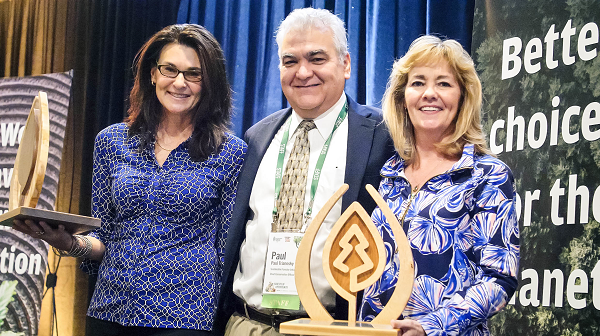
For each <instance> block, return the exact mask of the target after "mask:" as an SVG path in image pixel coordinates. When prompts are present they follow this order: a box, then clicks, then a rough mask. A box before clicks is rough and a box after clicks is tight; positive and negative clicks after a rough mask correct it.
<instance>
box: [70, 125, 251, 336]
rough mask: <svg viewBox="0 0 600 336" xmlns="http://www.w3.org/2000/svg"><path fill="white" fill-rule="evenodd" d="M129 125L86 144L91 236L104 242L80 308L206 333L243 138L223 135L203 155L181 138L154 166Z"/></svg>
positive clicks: (129, 322)
mask: <svg viewBox="0 0 600 336" xmlns="http://www.w3.org/2000/svg"><path fill="white" fill-rule="evenodd" d="M127 130H128V127H127V125H125V124H123V123H121V124H115V125H112V126H109V127H107V128H106V129H104V130H103V131H101V132H100V133H99V134H98V136H97V137H96V144H95V148H94V175H93V185H92V214H93V215H94V216H95V217H98V218H100V219H101V220H102V226H101V227H100V228H99V229H98V230H96V231H94V232H93V233H91V235H92V236H94V237H97V238H98V239H100V240H101V241H102V242H103V243H104V245H105V246H106V253H105V254H104V259H103V260H102V262H101V263H100V266H99V269H98V268H94V265H93V263H90V262H84V264H83V265H82V268H83V269H84V270H86V271H88V272H94V271H95V270H97V271H98V282H97V283H96V289H95V291H94V295H93V297H92V300H91V303H90V307H89V309H88V315H89V316H91V317H94V318H98V319H101V320H106V321H112V322H117V323H119V324H122V325H125V326H144V327H155V328H184V329H202V330H210V329H211V328H212V323H213V315H214V311H215V306H216V303H217V296H218V293H219V289H220V281H221V274H222V265H223V259H224V248H225V240H226V236H227V229H228V227H229V221H230V219H231V212H232V210H233V204H234V200H235V192H236V187H237V182H238V181H237V176H238V173H239V170H240V168H241V165H242V162H243V158H244V155H245V153H246V144H245V143H244V142H243V141H242V140H240V139H239V138H236V137H234V136H232V135H227V138H226V140H225V142H224V143H223V146H222V149H221V151H220V152H219V153H217V154H213V155H212V156H210V157H209V158H208V159H207V160H205V161H202V162H194V161H192V160H191V158H190V156H189V154H188V150H187V145H188V141H185V142H183V143H182V144H181V145H180V146H179V147H177V148H176V149H175V150H173V151H172V152H171V153H170V154H169V157H168V158H167V159H166V161H165V162H164V163H163V166H162V167H160V166H159V165H158V163H157V162H156V158H155V156H154V148H153V145H152V144H150V145H148V147H147V148H145V149H144V150H143V151H141V152H140V151H139V150H138V145H139V137H138V136H133V137H132V138H129V139H128V138H127Z"/></svg>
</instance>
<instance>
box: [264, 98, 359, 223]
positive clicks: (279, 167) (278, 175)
mask: <svg viewBox="0 0 600 336" xmlns="http://www.w3.org/2000/svg"><path fill="white" fill-rule="evenodd" d="M346 115H348V104H347V103H346V104H344V107H343V108H342V110H341V111H340V114H338V117H337V119H336V120H335V124H334V125H333V129H332V130H331V134H329V137H328V138H327V141H325V144H324V145H323V148H322V149H321V153H320V154H319V160H317V166H316V167H315V171H314V172H313V177H312V183H311V186H310V203H309V204H308V209H307V210H306V218H307V219H308V218H310V215H311V214H312V206H313V203H314V201H315V194H316V193H317V186H318V185H319V178H320V177H321V170H322V169H323V163H324V162H325V157H326V156H327V152H328V151H329V145H330V143H331V138H332V137H333V133H335V130H337V128H338V127H339V126H340V125H341V124H342V122H343V121H344V119H346ZM291 123H292V117H291V116H290V117H289V118H288V120H287V121H286V123H285V132H284V133H283V139H281V144H280V145H279V156H278V158H277V168H276V169H275V205H274V206H273V222H274V223H275V222H277V199H278V198H279V192H280V191H281V180H282V179H283V159H284V158H285V148H286V147H287V143H288V141H289V136H290V124H291Z"/></svg>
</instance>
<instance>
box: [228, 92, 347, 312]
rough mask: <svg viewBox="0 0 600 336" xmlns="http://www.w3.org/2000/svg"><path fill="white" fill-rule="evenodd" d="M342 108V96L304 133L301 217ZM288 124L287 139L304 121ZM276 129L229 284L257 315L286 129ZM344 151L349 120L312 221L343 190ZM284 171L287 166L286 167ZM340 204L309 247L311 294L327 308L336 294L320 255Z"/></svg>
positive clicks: (330, 156) (330, 158)
mask: <svg viewBox="0 0 600 336" xmlns="http://www.w3.org/2000/svg"><path fill="white" fill-rule="evenodd" d="M345 103H346V95H345V94H342V96H341V97H340V99H339V100H338V101H337V103H335V105H333V106H332V107H331V108H330V109H329V110H327V111H326V112H325V113H323V114H322V115H320V116H319V117H318V118H316V119H314V122H315V125H316V126H317V128H315V129H313V130H311V131H309V132H308V140H309V141H310V158H309V162H308V176H307V178H306V192H305V202H304V212H306V209H307V208H308V204H309V202H310V184H311V182H312V176H313V172H314V170H315V166H316V165H317V160H318V158H319V153H320V152H321V149H322V148H323V144H325V141H326V140H327V138H328V137H329V134H331V131H332V130H333V126H334V124H335V120H336V119H337V117H338V114H339V113H340V111H341V109H342V107H343V106H344V104H345ZM291 118H292V120H291V124H290V134H292V132H293V130H295V129H296V128H297V127H298V125H299V124H300V122H301V121H302V118H301V117H300V116H299V115H298V114H297V113H296V112H295V111H292V115H291ZM284 126H285V123H284V124H283V126H282V127H281V128H280V129H279V131H278V132H277V134H276V135H275V137H274V138H273V140H272V141H271V144H270V145H269V148H268V149H267V152H266V153H265V156H264V157H263V159H262V161H261V163H260V166H259V168H258V171H257V172H256V178H255V180H254V185H253V186H252V193H251V194H250V201H249V206H250V210H251V211H252V215H251V216H250V218H251V219H250V220H248V222H247V223H246V239H245V240H244V242H243V243H242V246H241V248H240V262H239V264H238V267H237V270H236V272H235V276H234V280H233V292H234V293H235V294H236V295H237V296H239V297H241V298H242V299H244V301H246V303H248V304H249V305H251V306H252V307H254V308H256V309H259V310H260V309H261V306H260V304H261V302H262V285H263V277H264V272H265V261H266V255H267V246H268V238H269V233H270V232H271V223H272V222H273V206H274V202H275V168H276V165H277V155H278V152H279V145H280V144H281V140H282V138H283V133H284V131H285V130H284V128H285V127H284ZM295 136H296V133H295V132H294V134H293V135H291V136H290V140H289V141H288V143H287V146H286V152H285V158H284V163H285V164H287V160H288V158H289V155H290V152H291V150H292V148H293V147H294V139H295ZM347 147H348V117H346V119H344V121H343V122H342V124H341V125H340V126H339V127H338V129H337V130H336V131H335V133H334V134H333V137H332V138H331V144H330V147H329V151H328V152H327V157H326V158H325V162H324V163H323V170H322V172H321V178H320V180H319V185H318V188H317V192H316V194H315V201H314V204H313V209H312V217H313V218H314V217H315V216H316V214H317V213H318V212H319V210H321V207H322V206H323V204H325V202H327V200H329V198H330V197H331V196H332V195H333V194H334V193H335V192H336V191H337V190H338V189H339V188H340V187H341V186H342V184H344V175H345V171H346V150H347ZM284 171H285V166H284ZM341 210H342V200H341V199H340V200H339V201H338V202H337V203H336V204H335V206H334V207H333V208H332V209H331V211H330V212H329V215H328V216H327V218H325V221H324V222H323V224H322V225H321V228H320V229H319V232H318V233H317V236H316V238H315V242H314V245H313V249H312V253H311V259H310V268H311V274H312V282H313V286H314V287H315V291H316V293H317V295H318V296H319V299H320V300H321V303H323V305H324V306H325V307H334V306H335V292H334V291H333V289H331V286H329V284H328V283H327V279H326V278H325V273H324V272H323V258H322V251H323V246H324V245H325V241H326V240H327V236H328V235H329V232H330V231H331V229H332V228H333V225H334V224H335V222H336V221H337V219H338V218H339V217H340V215H341Z"/></svg>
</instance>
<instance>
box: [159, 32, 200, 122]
mask: <svg viewBox="0 0 600 336" xmlns="http://www.w3.org/2000/svg"><path fill="white" fill-rule="evenodd" d="M158 64H161V65H162V64H168V65H171V66H174V67H176V68H177V69H179V70H180V71H186V70H200V59H199V58H198V54H196V51H195V50H194V49H192V48H190V47H188V46H185V45H182V44H177V43H171V44H167V45H166V46H165V47H164V48H163V49H162V51H161V53H160V57H159V59H158ZM151 71H152V73H151V76H152V81H153V82H154V83H156V96H157V97H158V100H159V101H160V103H161V104H162V107H163V113H170V114H173V115H178V116H180V117H189V116H190V115H189V114H190V111H191V110H192V108H193V107H194V106H196V104H197V103H198V101H200V93H201V89H202V82H190V81H187V80H186V79H185V78H184V77H183V73H179V74H178V75H177V77H175V78H169V77H166V76H164V75H162V74H161V73H160V72H159V71H158V69H157V68H156V66H154V67H152V70H151Z"/></svg>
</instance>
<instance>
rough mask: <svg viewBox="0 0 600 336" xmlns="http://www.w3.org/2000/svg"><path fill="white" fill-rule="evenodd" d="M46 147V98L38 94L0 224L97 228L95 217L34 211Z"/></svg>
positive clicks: (80, 229)
mask: <svg viewBox="0 0 600 336" xmlns="http://www.w3.org/2000/svg"><path fill="white" fill-rule="evenodd" d="M49 146H50V113H49V109H48V96H47V95H46V93H45V92H42V91H39V93H38V95H37V96H36V97H35V98H34V100H33V105H32V106H31V110H30V111H29V116H28V117H27V123H26V124H25V129H24V130H23V134H22V136H21V142H20V144H19V149H18V150H17V157H16V159H15V165H14V168H13V174H12V178H11V180H10V191H9V196H8V212H6V213H4V214H3V215H0V225H5V226H12V224H13V220H15V219H23V220H24V219H33V220H36V221H44V222H46V223H48V224H49V225H50V226H53V227H58V224H63V225H64V226H65V228H66V230H67V231H69V232H70V233H72V234H74V233H81V232H85V231H90V230H93V229H95V228H97V227H99V226H100V220H99V219H97V218H92V217H85V216H79V215H73V214H69V213H64V212H57V211H51V210H43V209H36V208H35V206H36V205H37V201H38V199H39V198H40V194H41V192H42V185H43V184H44V177H45V175H46V165H47V163H48V148H49Z"/></svg>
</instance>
